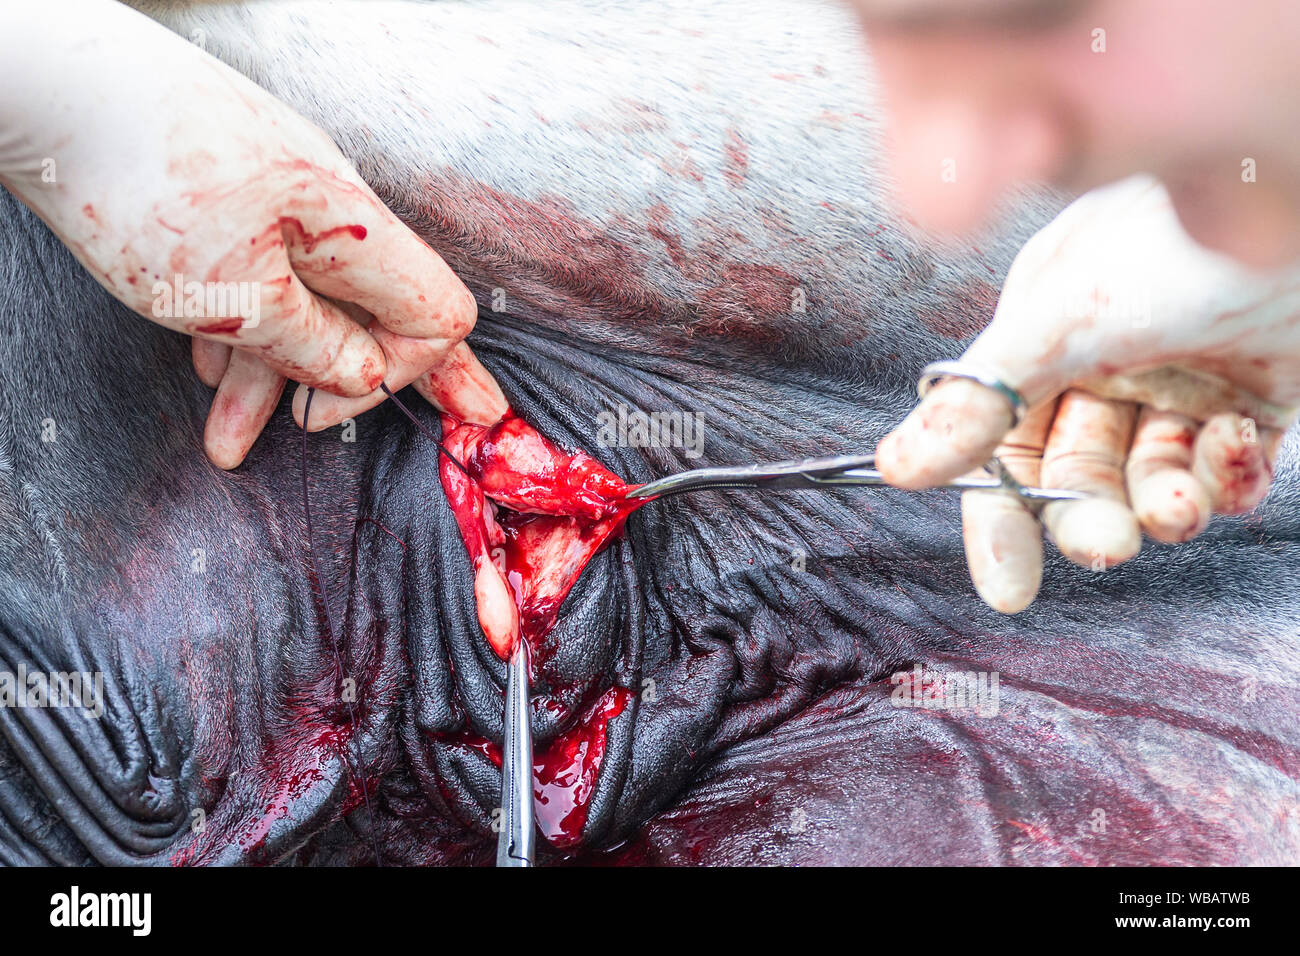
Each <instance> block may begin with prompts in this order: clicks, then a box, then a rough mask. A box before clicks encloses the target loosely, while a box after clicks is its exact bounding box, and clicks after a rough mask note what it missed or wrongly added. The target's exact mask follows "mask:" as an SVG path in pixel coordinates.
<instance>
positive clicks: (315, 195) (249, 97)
mask: <svg viewBox="0 0 1300 956" xmlns="http://www.w3.org/2000/svg"><path fill="white" fill-rule="evenodd" d="M0 37H3V40H0V132H2V134H3V135H0V184H3V185H4V186H6V187H7V188H8V189H9V190H10V191H12V192H13V193H14V194H15V195H16V196H17V197H18V198H19V199H21V200H22V201H23V202H24V203H25V204H26V205H27V206H29V207H30V208H31V209H32V210H33V211H34V212H35V213H36V214H37V215H39V216H40V217H41V218H42V219H43V220H44V221H45V222H46V223H47V224H48V225H49V226H50V228H51V229H52V230H53V231H54V232H55V233H56V234H57V235H58V236H59V238H60V239H61V240H62V241H63V242H64V243H65V244H67V246H68V247H69V248H70V249H71V250H72V252H73V254H74V255H75V256H76V257H77V259H78V260H79V261H80V262H81V263H82V265H84V266H85V267H86V269H87V270H89V272H90V274H91V275H92V276H94V277H95V279H96V280H97V281H98V282H99V283H100V284H101V285H103V286H104V287H105V288H106V289H107V290H108V291H109V292H110V293H112V294H113V296H115V297H116V298H117V299H119V300H120V301H122V302H123V303H125V304H126V305H127V306H129V307H130V308H132V309H134V310H135V311H136V312H138V313H139V314H141V315H143V316H144V317H145V318H148V319H151V320H152V321H155V322H158V323H159V324H161V325H164V326H166V327H168V328H171V329H175V330H177V331H180V332H185V333H188V334H189V335H192V336H193V337H194V339H193V341H194V347H193V360H194V366H195V369H196V371H197V372H198V375H199V377H200V378H201V379H202V380H203V381H204V382H205V383H207V384H208V385H209V386H211V387H213V388H216V390H217V393H216V396H215V398H214V400H213V403H212V408H211V411H210V413H209V416H208V422H207V428H206V432H205V436H204V443H205V446H206V449H207V453H208V456H209V457H210V458H211V459H212V461H213V462H214V463H216V464H217V465H219V466H221V467H223V468H233V467H235V466H236V465H238V464H239V463H240V462H241V461H243V459H244V456H245V455H246V454H247V453H248V450H249V448H250V447H251V446H252V444H253V442H254V441H255V440H256V439H257V436H258V435H259V434H260V432H261V430H262V428H263V426H264V425H265V424H266V421H267V420H268V418H269V417H270V415H271V413H272V412H273V411H274V409H275V407H276V404H277V402H278V401H279V398H280V394H281V392H282V390H283V388H284V384H285V379H286V377H287V378H290V379H293V380H294V381H297V382H301V383H302V384H303V385H304V386H314V387H317V388H320V389H324V390H325V391H326V392H332V393H334V394H335V395H339V396H351V397H353V401H352V402H351V403H350V404H349V405H348V406H347V410H348V411H349V413H351V414H355V413H357V412H359V411H362V410H364V409H365V408H368V407H370V406H372V405H375V404H377V403H378V402H379V401H382V399H383V397H384V396H383V393H382V392H381V391H379V390H378V386H379V383H380V382H381V381H382V380H384V379H385V377H387V382H388V385H389V386H390V387H392V388H393V389H394V390H396V389H398V388H401V387H402V386H404V385H406V384H408V383H410V382H412V381H415V380H416V379H417V378H421V376H423V378H421V382H422V386H423V387H422V391H423V392H424V393H425V394H426V396H430V397H432V398H434V399H436V400H437V404H438V405H439V407H440V408H442V409H443V410H444V411H447V412H450V413H451V414H453V415H455V416H457V417H458V418H460V419H463V420H468V421H477V422H482V423H485V424H486V423H491V422H493V421H496V420H497V419H498V418H500V416H501V415H502V414H503V413H504V412H505V410H506V403H505V399H504V397H503V396H502V394H501V391H500V389H499V388H498V387H497V385H496V383H495V382H494V381H493V380H492V378H491V376H490V375H489V374H488V373H487V371H486V370H485V369H484V368H483V367H482V366H481V365H480V364H479V363H478V361H477V360H476V359H475V357H474V356H473V354H472V353H471V352H470V350H469V348H468V347H467V346H466V345H465V344H464V343H463V341H462V340H463V339H464V337H465V336H466V335H467V334H468V333H469V331H470V329H472V328H473V326H474V321H475V318H476V315H477V308H476V306H475V303H474V298H473V296H472V295H471V294H470V292H469V290H467V289H466V288H465V287H464V285H462V284H461V282H460V280H459V279H457V278H456V276H455V275H454V274H453V273H452V272H451V270H450V269H449V268H448V267H447V265H446V263H444V262H443V261H442V259H441V258H439V257H438V255H437V254H436V253H435V252H434V251H433V250H432V249H430V248H429V247H428V246H427V245H426V244H425V243H424V242H423V241H422V240H421V239H420V238H419V237H418V236H416V235H415V234H414V233H413V232H411V231H410V229H408V228H407V227H406V226H405V225H403V224H402V223H401V222H400V221H399V220H398V219H397V218H396V217H395V216H394V215H393V214H392V213H391V212H390V211H389V210H388V209H387V208H386V207H385V206H384V204H383V203H382V202H381V201H380V200H379V198H378V197H377V196H375V194H374V193H373V192H372V191H371V190H370V189H369V187H367V186H366V184H365V183H364V182H362V181H361V178H360V177H359V176H358V175H357V173H356V171H355V170H354V169H353V168H352V166H351V164H350V163H349V162H348V161H347V160H346V159H345V158H344V157H343V155H342V154H341V153H340V152H339V150H338V148H337V147H336V146H335V145H334V143H333V142H331V141H330V139H329V138H328V137H327V136H326V135H325V134H324V133H323V132H322V131H321V130H320V129H319V128H318V127H316V126H314V125H313V124H311V123H310V122H308V121H307V120H305V119H303V118H302V117H301V116H299V115H297V114H296V113H294V112H293V111H292V110H290V109H289V108H288V107H287V106H285V105H284V104H283V103H281V102H280V101H278V100H276V99H275V98H274V97H272V96H271V95H270V94H268V93H266V92H265V91H264V90H262V89H261V88H260V87H258V86H256V85H255V84H254V83H252V82H251V81H250V80H248V79H246V78H245V77H244V76H242V75H240V74H239V73H237V72H235V71H234V70H232V69H230V68H229V67H227V66H225V65H224V64H222V63H220V62H219V61H218V60H216V59H214V58H213V57H211V56H209V55H208V54H207V53H205V52H203V51H202V50H201V49H199V48H198V47H196V46H194V45H192V44H190V43H188V42H186V41H185V40H184V39H182V38H180V37H178V36H176V35H175V34H173V33H171V32H170V31H168V30H166V29H164V28H163V27H161V26H159V25H158V24H156V23H154V22H153V21H152V20H149V19H148V18H147V17H145V16H143V15H141V14H139V13H136V12H134V11H132V10H130V9H129V8H127V7H125V6H123V5H121V4H117V3H105V2H93V0H68V2H64V3H59V4H11V5H6V6H5V9H4V11H3V12H0ZM363 323H364V324H363ZM367 324H368V325H369V329H367V327H366V325H367ZM425 373H427V374H425ZM323 397H324V396H322V398H323ZM299 406H301V399H300V400H299ZM316 411H317V409H315V408H313V412H316ZM320 411H321V415H320V419H319V420H314V421H313V423H312V424H313V426H317V425H319V426H322V427H323V426H324V425H325V424H333V423H336V422H337V421H340V420H342V418H344V417H347V416H346V415H341V414H339V415H331V414H330V413H332V412H336V411H338V409H335V408H333V407H329V406H327V403H324V402H322V405H321V409H320ZM299 417H301V408H299ZM315 417H316V416H315V415H314V416H313V418H314V419H315ZM330 417H332V418H333V421H327V418H330Z"/></svg>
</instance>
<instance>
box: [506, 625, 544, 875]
mask: <svg viewBox="0 0 1300 956" xmlns="http://www.w3.org/2000/svg"><path fill="white" fill-rule="evenodd" d="M506 675H507V676H506V700H505V704H506V707H505V746H504V747H503V748H502V752H501V832H500V834H499V835H498V836H497V866H532V865H533V843H534V839H535V829H534V826H533V728H532V716H531V714H530V713H529V710H528V698H529V692H528V645H527V644H525V643H524V641H523V639H522V638H521V639H520V641H519V643H518V645H516V647H515V650H514V653H513V654H511V655H510V662H509V664H508V665H507V670H506Z"/></svg>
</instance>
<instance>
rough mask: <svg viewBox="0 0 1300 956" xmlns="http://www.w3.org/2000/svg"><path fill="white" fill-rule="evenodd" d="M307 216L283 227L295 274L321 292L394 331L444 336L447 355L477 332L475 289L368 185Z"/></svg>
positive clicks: (336, 196)
mask: <svg viewBox="0 0 1300 956" xmlns="http://www.w3.org/2000/svg"><path fill="white" fill-rule="evenodd" d="M301 213H302V220H301V222H302V225H301V227H299V225H298V222H299V221H298V220H289V221H288V222H289V225H287V226H286V227H285V228H284V229H283V230H282V231H283V236H284V242H285V246H286V248H287V250H288V254H289V261H290V262H291V263H292V264H293V268H294V270H295V271H296V272H297V273H298V275H299V276H301V277H302V279H303V281H304V282H305V283H306V284H307V285H308V286H310V287H311V288H312V289H313V290H315V291H316V292H319V293H321V294H322V295H326V296H329V297H330V298H332V299H341V300H346V301H348V302H355V303H356V304H357V305H359V306H361V307H362V308H364V309H365V310H366V311H367V312H369V313H371V314H372V315H374V316H375V318H377V319H378V320H379V323H380V324H381V325H382V326H384V327H385V328H387V329H389V330H390V331H392V332H397V333H399V334H401V335H409V336H412V337H415V338H432V339H441V340H442V350H443V351H444V352H446V351H448V350H450V349H451V347H452V346H453V345H455V344H456V343H457V342H459V341H461V340H462V339H464V338H465V336H467V335H469V333H470V331H471V330H472V329H473V328H474V323H475V321H476V319H477V318H478V304H477V303H476V302H475V301H474V296H473V295H472V294H471V293H470V291H469V289H467V288H465V285H464V283H462V282H461V281H460V279H459V278H457V276H456V274H455V273H454V272H452V270H451V268H450V267H449V266H448V265H447V263H446V262H444V261H443V259H442V257H441V256H439V255H438V254H437V253H436V252H434V251H433V249H431V248H430V247H429V245H428V243H426V242H425V241H424V240H423V239H421V238H420V237H419V236H417V235H416V234H415V233H414V232H412V231H411V229H410V228H409V227H408V226H407V225H406V224H405V223H403V222H402V221H401V220H400V219H398V218H397V217H396V216H394V215H393V214H392V212H390V211H389V210H388V209H387V207H385V206H384V205H383V203H381V202H380V201H379V199H378V198H377V197H376V196H375V195H374V193H372V192H370V190H369V188H368V187H365V186H364V184H359V185H358V188H357V189H355V190H340V191H338V192H336V193H334V194H333V195H332V196H331V201H330V202H329V204H328V205H327V206H325V207H324V208H323V209H321V210H319V211H314V210H310V209H306V210H302V211H301ZM340 222H343V223H346V224H347V225H346V226H343V227H340V226H339V223H340ZM315 411H316V403H315V400H313V401H312V412H313V413H315Z"/></svg>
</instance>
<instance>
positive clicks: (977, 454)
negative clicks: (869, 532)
mask: <svg viewBox="0 0 1300 956" xmlns="http://www.w3.org/2000/svg"><path fill="white" fill-rule="evenodd" d="M1012 424H1013V418H1012V409H1011V405H1010V403H1009V402H1008V401H1007V400H1006V399H1005V398H1004V397H1003V396H1001V395H999V394H998V393H997V392H995V391H993V390H992V389H990V388H987V387H985V386H983V385H980V384H979V383H977V382H972V381H969V380H967V379H963V378H952V379H947V380H945V381H942V382H940V383H939V384H938V385H936V386H935V387H934V388H932V389H931V390H930V391H929V393H928V394H927V395H926V396H925V398H924V399H922V400H921V404H920V405H918V406H916V408H914V409H913V410H912V412H911V414H909V415H908V416H907V418H905V419H903V422H902V424H900V425H899V426H898V427H897V428H895V429H894V430H893V431H892V432H890V433H889V434H888V435H886V436H885V437H884V438H883V439H881V441H880V444H878V445H877V446H876V467H877V468H879V469H880V473H881V474H882V475H883V476H884V479H885V480H886V481H887V482H889V483H890V484H891V485H895V486H897V487H899V488H928V487H932V486H933V485H938V484H943V483H944V482H946V481H951V480H952V479H953V478H956V477H957V476H958V475H963V474H965V473H966V472H968V471H970V470H971V469H972V468H977V467H979V466H981V465H983V464H984V463H985V462H987V461H988V460H989V458H990V457H992V455H993V450H994V449H995V448H997V447H998V443H999V442H1000V441H1001V440H1002V437H1003V436H1004V435H1006V433H1007V431H1008V429H1010V428H1011V426H1012Z"/></svg>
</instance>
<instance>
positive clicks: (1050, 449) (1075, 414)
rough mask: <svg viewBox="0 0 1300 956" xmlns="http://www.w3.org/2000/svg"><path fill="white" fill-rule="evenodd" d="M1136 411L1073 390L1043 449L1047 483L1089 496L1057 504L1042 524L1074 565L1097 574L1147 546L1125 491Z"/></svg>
mask: <svg viewBox="0 0 1300 956" xmlns="http://www.w3.org/2000/svg"><path fill="white" fill-rule="evenodd" d="M1136 417H1137V407H1136V406H1134V405H1132V404H1131V403H1128V402H1115V401H1111V400H1110V399H1105V398H1098V397H1096V396H1094V395H1089V394H1088V393H1087V392H1081V391H1078V390H1077V389H1070V390H1069V391H1067V392H1066V393H1065V394H1064V395H1063V396H1062V397H1061V403H1060V405H1059V407H1058V408H1057V411H1056V419H1055V421H1053V423H1052V429H1051V432H1050V433H1049V434H1048V436H1047V446H1046V448H1045V449H1044V451H1043V467H1042V483H1043V485H1044V486H1045V487H1049V488H1063V489H1066V490H1069V491H1083V492H1087V493H1089V494H1090V495H1092V496H1093V497H1091V498H1088V499H1085V500H1083V501H1052V502H1049V503H1048V504H1047V505H1046V507H1044V509H1043V523H1044V524H1045V525H1046V526H1047V530H1048V531H1049V532H1051V535H1052V539H1053V540H1054V541H1055V542H1056V546H1057V547H1058V548H1060V549H1061V553H1062V554H1064V555H1065V556H1066V557H1067V558H1069V559H1070V560H1071V561H1073V562H1075V563H1076V564H1082V565H1085V566H1087V567H1091V568H1093V569H1094V570H1098V571H1100V570H1105V569H1106V568H1108V567H1110V566H1112V565H1115V564H1120V563H1122V562H1124V561H1127V560H1129V558H1131V557H1133V556H1134V555H1135V554H1137V553H1138V549H1139V548H1140V547H1141V546H1142V535H1141V532H1140V531H1139V529H1138V522H1137V517H1136V516H1135V515H1134V514H1133V512H1132V511H1131V510H1130V509H1129V507H1128V504H1127V500H1126V497H1125V493H1124V473H1123V468H1124V460H1125V458H1126V457H1127V453H1128V448H1129V443H1130V440H1131V438H1132V435H1133V423H1134V420H1135V419H1136Z"/></svg>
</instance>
